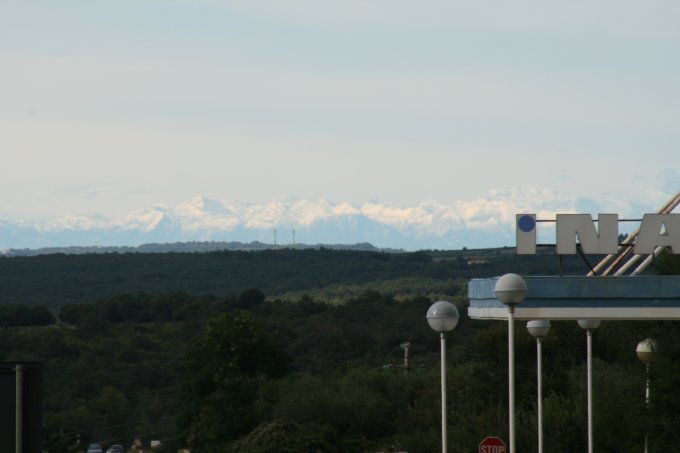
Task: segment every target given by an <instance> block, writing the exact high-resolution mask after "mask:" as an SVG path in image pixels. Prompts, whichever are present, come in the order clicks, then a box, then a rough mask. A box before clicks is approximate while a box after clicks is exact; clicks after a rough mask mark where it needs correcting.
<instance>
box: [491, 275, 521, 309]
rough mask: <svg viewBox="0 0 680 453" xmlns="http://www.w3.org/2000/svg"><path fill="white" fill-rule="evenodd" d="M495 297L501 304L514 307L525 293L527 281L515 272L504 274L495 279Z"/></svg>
mask: <svg viewBox="0 0 680 453" xmlns="http://www.w3.org/2000/svg"><path fill="white" fill-rule="evenodd" d="M494 292H495V293H496V297H497V298H498V300H500V301H501V302H502V303H503V304H505V305H508V306H511V307H514V306H515V305H518V304H520V303H522V301H523V300H524V298H525V297H526V295H527V282H525V281H524V279H523V278H522V277H520V276H519V275H517V274H505V275H503V276H502V277H501V278H499V279H498V281H496V286H495V288H494Z"/></svg>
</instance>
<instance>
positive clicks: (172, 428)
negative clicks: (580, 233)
mask: <svg viewBox="0 0 680 453" xmlns="http://www.w3.org/2000/svg"><path fill="white" fill-rule="evenodd" d="M249 254H250V255H249ZM248 255H249V256H248ZM531 258H532V259H533V260H534V261H533V262H532V261H531V260H529V259H526V258H521V259H520V258H519V257H515V256H514V255H513V254H512V252H511V251H510V252H509V251H507V250H503V249H501V250H488V251H459V252H455V253H454V252H418V253H410V254H408V253H407V254H383V253H375V252H342V251H328V250H317V251H314V250H309V251H268V252H229V253H222V252H220V253H209V254H187V255H182V254H170V255H167V256H166V255H160V254H158V255H144V254H140V255H131V256H127V255H111V256H109V255H97V256H90V255H83V256H64V255H59V256H39V257H30V258H25V257H22V258H5V259H0V266H1V267H2V269H0V275H1V276H2V277H1V278H2V285H0V286H4V288H3V289H2V291H3V292H2V294H0V361H5V362H13V361H42V362H43V363H44V384H45V391H44V394H45V398H44V429H43V430H44V449H45V450H46V451H49V452H75V451H83V447H84V446H85V445H86V444H87V443H88V442H95V441H97V442H102V443H104V444H111V443H123V444H124V445H126V446H129V445H130V443H131V441H132V440H133V439H134V438H141V439H142V440H143V441H144V442H145V444H147V445H148V442H149V440H151V439H162V440H163V442H164V445H165V447H164V449H165V451H173V452H174V451H175V450H176V449H177V448H178V447H191V449H192V452H194V453H196V452H199V453H213V452H215V453H216V452H229V451H233V452H262V453H267V452H338V453H339V452H374V451H380V450H388V449H390V448H394V449H395V450H398V451H408V452H410V453H418V452H432V451H438V450H439V448H440V447H439V442H440V438H439V436H440V431H439V430H440V419H439V417H440V408H439V398H440V395H439V338H438V336H437V335H436V334H435V333H434V332H432V330H431V329H430V328H429V327H428V325H427V322H426V321H425V313H426V311H427V308H428V307H429V306H430V304H431V303H432V302H434V300H436V299H438V298H445V299H448V300H451V301H453V302H454V303H455V304H456V305H457V306H458V308H459V311H460V313H461V315H462V318H461V322H460V323H459V325H458V326H457V328H456V329H455V330H454V331H453V332H451V333H450V334H449V335H448V337H447V339H448V343H449V355H448V357H449V359H448V387H449V408H448V409H449V416H448V420H449V451H451V452H461V453H462V452H474V451H477V450H476V449H477V445H478V444H479V442H480V440H481V439H483V438H484V437H485V436H487V435H499V436H501V437H503V438H506V439H507V388H506V387H507V368H506V366H507V365H506V363H507V362H506V361H507V346H506V342H507V338H506V336H507V330H506V329H507V326H506V325H505V323H500V322H493V321H476V320H471V319H467V318H466V316H465V313H466V310H465V306H466V282H467V279H469V278H470V277H477V276H479V277H488V276H492V275H499V274H502V273H505V272H508V271H514V272H519V273H523V274H526V275H528V274H550V273H553V274H554V273H558V272H559V267H558V266H559V262H558V260H557V259H556V257H555V256H554V255H551V254H545V255H539V256H537V257H531ZM5 260H6V261H5ZM562 265H563V271H565V272H571V273H580V274H584V273H585V272H587V266H586V265H585V264H584V263H583V262H580V261H578V260H573V261H569V262H565V263H562ZM679 266H680V265H679V264H678V260H677V259H676V258H673V257H668V256H666V257H662V258H661V259H659V261H658V262H657V263H656V266H655V269H654V271H655V272H659V273H680V272H678V271H680V269H679ZM62 267H63V268H62ZM114 269H115V272H113V271H114ZM107 278H108V279H109V280H106V279H107ZM147 279H148V281H149V285H148V286H146V285H145V284H144V282H145V281H147ZM60 280H63V281H65V284H64V287H63V293H62V291H60V289H59V285H58V282H59V281H60ZM107 281H108V282H110V283H111V285H107ZM163 281H165V282H166V283H167V286H163V285H162V282H163ZM78 287H81V291H80V292H78ZM22 294H25V298H24V297H23V296H22ZM50 295H52V296H54V300H52V301H51V302H50V301H49V296H50ZM47 308H49V310H48V309H47ZM676 331H677V327H676V326H675V323H672V322H603V323H602V325H601V326H600V328H598V329H597V331H596V332H595V334H594V339H595V343H594V345H595V351H594V354H595V364H594V367H595V373H594V379H595V381H594V393H595V401H594V404H595V418H594V419H595V433H596V434H595V448H596V449H597V450H598V451H607V452H628V451H631V452H633V451H635V452H638V451H640V450H641V446H642V445H643V443H644V435H645V432H648V433H649V439H650V451H654V450H656V449H657V448H656V447H657V446H659V447H660V446H662V445H669V444H671V445H672V444H673V443H676V442H678V441H680V439H679V437H680V432H678V431H677V429H676V427H677V425H678V423H680V419H679V418H680V394H678V393H677V392H676V391H675V389H676V388H677V387H678V380H679V379H680V377H679V376H680V343H678V342H677V341H674V336H675V332H676ZM647 337H653V338H655V339H656V340H657V341H658V343H659V344H660V345H661V350H662V354H661V358H660V359H659V360H658V362H655V363H654V364H653V365H652V367H651V370H650V371H651V385H652V398H651V403H650V405H649V407H648V408H646V407H645V401H644V388H645V369H644V366H643V365H642V364H641V362H640V361H639V360H638V359H637V358H636V356H635V346H636V344H637V343H638V342H639V341H640V340H642V339H644V338H647ZM405 342H408V343H410V349H409V353H410V362H409V364H410V366H409V367H408V368H405V367H404V366H403V355H404V350H403V349H402V347H401V345H403V344H404V343H405ZM543 350H544V426H545V434H544V435H545V439H546V445H548V444H549V445H550V449H551V451H556V452H573V451H579V450H583V449H584V448H585V432H586V426H585V424H586V417H585V361H584V358H585V335H584V332H583V331H582V330H581V329H580V328H579V327H578V326H577V325H576V323H575V322H554V323H553V327H552V329H551V332H550V334H549V335H548V337H547V338H546V339H545V340H544V346H543ZM516 361H517V362H516V367H517V394H518V397H517V409H518V415H517V417H518V418H517V432H518V438H517V447H518V451H523V452H532V451H536V447H535V444H536V441H535V438H536V415H535V412H536V411H535V406H536V397H535V394H536V377H535V342H534V340H533V338H532V337H530V336H529V335H528V334H527V333H526V329H523V328H520V326H519V325H518V328H517V329H516ZM78 441H80V445H77V444H76V443H77V442H78Z"/></svg>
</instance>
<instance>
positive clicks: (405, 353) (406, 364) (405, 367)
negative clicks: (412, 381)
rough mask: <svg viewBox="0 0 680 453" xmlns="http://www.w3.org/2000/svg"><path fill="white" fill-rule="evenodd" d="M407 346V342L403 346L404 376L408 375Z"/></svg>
mask: <svg viewBox="0 0 680 453" xmlns="http://www.w3.org/2000/svg"><path fill="white" fill-rule="evenodd" d="M408 347H409V345H408V344H406V345H405V346H404V374H405V375H406V376H408Z"/></svg>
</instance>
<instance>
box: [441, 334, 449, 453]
mask: <svg viewBox="0 0 680 453" xmlns="http://www.w3.org/2000/svg"><path fill="white" fill-rule="evenodd" d="M439 338H440V342H441V355H442V357H441V364H442V453H446V452H447V451H448V450H447V445H446V339H445V338H444V332H441V333H440V334H439Z"/></svg>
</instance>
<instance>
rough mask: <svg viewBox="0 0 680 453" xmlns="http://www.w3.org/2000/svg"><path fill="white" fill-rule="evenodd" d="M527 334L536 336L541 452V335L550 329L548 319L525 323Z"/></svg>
mask: <svg viewBox="0 0 680 453" xmlns="http://www.w3.org/2000/svg"><path fill="white" fill-rule="evenodd" d="M527 330H528V331H529V334H530V335H531V336H532V337H534V338H536V382H537V386H536V387H537V392H536V393H537V395H536V399H537V403H538V411H537V412H538V413H537V414H536V415H537V417H536V418H537V419H538V453H543V337H545V336H546V335H548V332H549V331H550V321H549V320H547V319H535V320H533V321H529V322H528V323H527Z"/></svg>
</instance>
